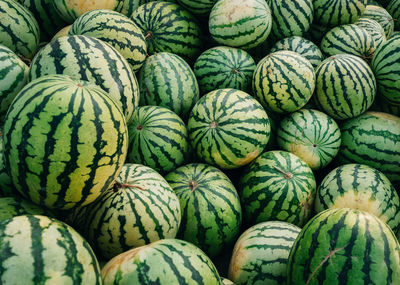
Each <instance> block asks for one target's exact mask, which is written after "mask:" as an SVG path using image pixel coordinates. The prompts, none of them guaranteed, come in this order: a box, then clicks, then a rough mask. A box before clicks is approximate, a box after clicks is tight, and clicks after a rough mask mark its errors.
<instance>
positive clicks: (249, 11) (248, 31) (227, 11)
mask: <svg viewBox="0 0 400 285" xmlns="http://www.w3.org/2000/svg"><path fill="white" fill-rule="evenodd" d="M208 24H209V31H210V34H211V36H212V37H213V38H214V40H215V41H217V42H218V43H220V44H222V45H227V46H231V47H238V48H242V49H249V48H252V47H256V46H258V45H260V44H261V43H262V42H263V41H265V40H266V39H267V37H268V35H269V34H270V32H271V27H272V16H271V10H270V8H269V6H268V4H267V2H266V1H265V0H220V1H218V2H217V3H216V4H215V5H214V7H213V8H212V10H211V13H210V18H209V22H208Z"/></svg>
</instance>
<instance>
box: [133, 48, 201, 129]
mask: <svg viewBox="0 0 400 285" xmlns="http://www.w3.org/2000/svg"><path fill="white" fill-rule="evenodd" d="M138 81H139V90H140V105H141V106H145V105H157V106H163V107H166V108H168V109H170V110H172V111H173V112H175V113H176V114H178V115H179V116H180V117H181V118H183V119H184V120H185V121H186V120H187V117H188V116H189V113H190V110H191V109H192V108H193V106H194V104H196V102H197V100H199V97H200V91H199V86H198V83H197V80H196V76H195V75H194V73H193V71H192V69H191V68H190V66H189V65H188V64H187V63H186V62H185V60H184V59H183V58H181V57H180V56H178V55H176V54H173V53H169V52H160V53H156V54H154V55H152V56H149V57H148V58H147V59H146V61H145V62H144V64H143V66H142V68H141V69H140V71H139V74H138Z"/></svg>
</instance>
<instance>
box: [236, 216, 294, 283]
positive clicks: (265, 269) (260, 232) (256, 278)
mask: <svg viewBox="0 0 400 285" xmlns="http://www.w3.org/2000/svg"><path fill="white" fill-rule="evenodd" d="M300 230H301V229H300V228H299V227H297V226H295V225H292V224H289V223H286V222H277V221H271V222H264V223H259V224H257V225H255V226H252V227H251V228H249V229H247V230H246V231H245V232H244V233H243V234H242V235H241V236H240V237H239V239H238V240H237V241H236V244H235V248H234V249H233V254H232V258H231V261H230V265H229V275H228V276H229V278H230V279H231V280H232V281H233V282H235V284H237V285H239V284H257V283H260V284H271V285H280V284H285V282H286V267H287V261H288V258H289V252H290V249H291V247H292V246H293V243H294V241H295V239H296V238H297V236H298V235H299V233H300Z"/></svg>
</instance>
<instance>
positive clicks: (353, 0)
mask: <svg viewBox="0 0 400 285" xmlns="http://www.w3.org/2000/svg"><path fill="white" fill-rule="evenodd" d="M366 2H367V1H366V0H332V1H326V0H313V5H314V19H315V22H316V23H317V24H321V25H322V26H330V27H334V26H339V25H345V24H351V23H354V22H355V21H356V20H357V19H358V18H360V17H361V15H362V14H363V13H364V10H365V9H366V6H367V3H366Z"/></svg>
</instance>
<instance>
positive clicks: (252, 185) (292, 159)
mask: <svg viewBox="0 0 400 285" xmlns="http://www.w3.org/2000/svg"><path fill="white" fill-rule="evenodd" d="M239 189H240V190H239V194H240V197H241V202H242V205H243V214H244V220H245V221H246V223H247V224H248V225H254V224H256V223H260V222H265V221H274V220H278V221H284V222H288V223H292V224H294V225H297V226H299V227H301V226H303V224H305V223H306V222H307V220H308V219H309V217H310V214H311V208H312V204H313V201H314V195H315V190H316V182H315V178H314V174H313V172H312V170H311V168H309V167H308V166H307V164H306V163H305V162H304V161H303V160H301V159H300V158H299V157H297V156H296V155H294V154H292V153H290V152H286V151H281V150H279V151H269V152H264V153H263V154H262V155H260V156H259V157H258V158H257V159H256V160H255V161H254V162H253V163H251V164H250V165H249V166H247V167H246V168H245V169H244V170H243V173H242V175H241V178H240V186H239Z"/></svg>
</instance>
